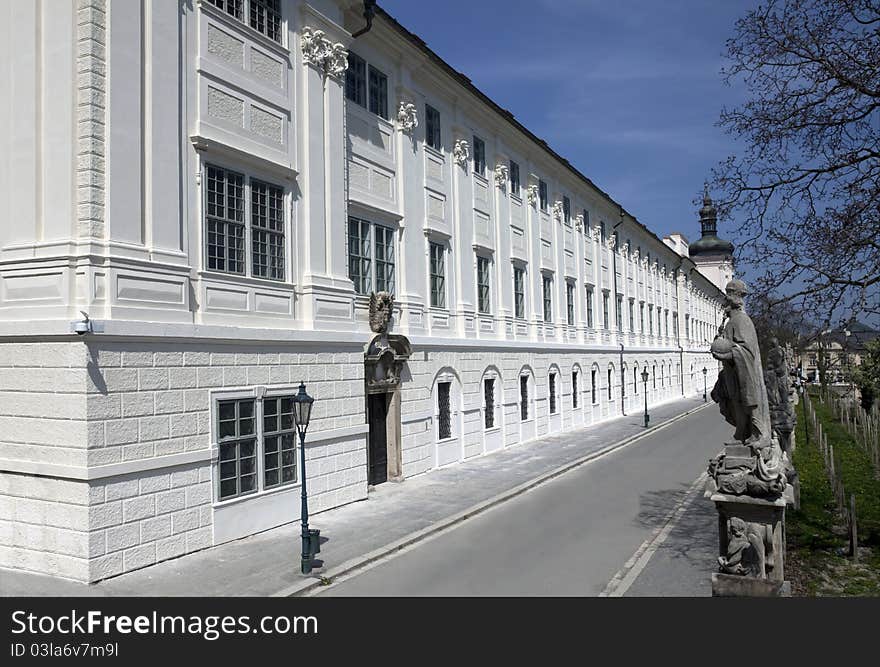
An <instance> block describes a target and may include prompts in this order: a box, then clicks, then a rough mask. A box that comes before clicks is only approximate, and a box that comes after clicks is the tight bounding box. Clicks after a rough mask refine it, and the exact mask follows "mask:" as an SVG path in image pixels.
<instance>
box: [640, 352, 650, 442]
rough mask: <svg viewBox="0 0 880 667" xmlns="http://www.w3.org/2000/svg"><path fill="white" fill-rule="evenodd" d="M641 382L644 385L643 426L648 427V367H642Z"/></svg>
mask: <svg viewBox="0 0 880 667" xmlns="http://www.w3.org/2000/svg"><path fill="white" fill-rule="evenodd" d="M642 384H644V385H645V390H644V392H643V393H644V394H645V428H648V422H649V421H651V416H650V415H649V414H648V367H647V366H645V368H643V369H642Z"/></svg>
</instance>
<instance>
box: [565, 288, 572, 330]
mask: <svg viewBox="0 0 880 667" xmlns="http://www.w3.org/2000/svg"><path fill="white" fill-rule="evenodd" d="M565 310H566V314H567V315H568V324H569V326H574V283H573V282H571V281H568V282H566V283H565Z"/></svg>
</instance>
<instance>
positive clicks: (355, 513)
mask: <svg viewBox="0 0 880 667" xmlns="http://www.w3.org/2000/svg"><path fill="white" fill-rule="evenodd" d="M703 406H704V403H703V400H702V397H700V396H693V397H688V398H683V399H678V400H675V401H670V402H668V403H666V404H664V405H661V406H657V407H654V408H653V409H652V410H651V421H652V424H653V426H652V428H650V429H647V430H646V429H645V428H644V427H643V423H642V415H641V413H636V414H634V415H631V416H628V417H619V418H616V419H613V420H609V421H606V422H604V423H601V424H599V425H596V426H593V427H589V428H582V429H578V430H574V431H569V432H567V433H562V434H557V435H552V436H548V437H544V438H541V439H538V440H534V441H531V442H529V443H525V444H522V445H516V446H514V447H511V448H509V449H505V450H502V451H499V452H495V453H493V454H489V455H486V456H481V457H478V458H475V459H471V460H468V461H465V462H463V463H460V464H457V465H453V466H450V467H447V468H442V469H440V470H434V471H432V472H429V473H427V474H424V475H420V476H417V477H413V478H412V479H408V480H406V481H405V482H403V483H402V484H394V483H386V484H382V485H381V486H379V487H377V489H376V490H375V491H373V492H371V493H370V495H369V498H368V499H367V500H366V501H361V502H356V503H352V504H350V505H346V506H344V507H339V508H336V509H333V510H329V511H326V512H322V513H320V514H316V515H313V516H312V517H310V521H309V525H310V527H312V528H319V529H320V530H321V537H322V541H323V543H322V545H321V553H320V554H319V556H318V558H320V559H323V563H324V565H323V567H320V568H316V569H315V570H314V571H313V573H312V576H308V577H307V576H303V575H301V574H300V572H299V564H300V554H299V551H300V539H299V531H300V524H299V523H293V524H287V525H285V526H281V527H279V528H275V529H272V530H269V531H266V532H263V533H260V534H258V535H254V536H251V537H247V538H244V539H241V540H236V541H234V542H230V543H227V544H223V545H220V546H217V547H213V548H211V549H206V550H204V551H200V552H197V553H194V554H189V555H186V556H182V557H180V558H176V559H173V560H170V561H165V562H163V563H159V564H157V565H154V566H151V567H149V568H145V569H143V570H138V571H135V572H131V573H128V574H124V575H121V576H119V577H114V578H112V579H108V580H106V581H103V582H100V583H97V584H92V585H87V584H81V583H77V582H73V581H70V580H65V579H58V578H53V577H49V576H45V575H37V574H29V573H23V572H18V571H14V570H5V569H0V595H6V596H10V595H12V596H24V595H32V596H65V595H94V596H113V595H132V596H181V595H183V596H185V595H190V596H201V595H209V596H214V595H216V596H242V595H244V596H272V595H296V594H301V593H303V592H305V591H307V590H308V589H312V588H315V587H316V586H319V585H320V582H321V577H322V576H324V577H334V576H338V575H340V574H342V573H344V572H347V571H350V570H352V569H354V568H357V567H360V566H362V565H365V564H366V563H368V562H371V561H372V560H376V559H378V558H380V557H382V556H384V555H387V554H389V553H393V552H394V551H396V550H398V549H400V548H402V547H403V546H406V545H408V544H412V543H413V542H415V541H418V540H419V539H422V538H423V537H426V536H427V535H430V534H433V533H434V532H436V531H437V530H441V529H443V528H445V527H447V526H449V525H453V524H454V523H456V522H457V521H461V520H464V519H466V518H467V517H468V516H471V515H473V514H475V513H478V512H480V511H482V510H483V509H487V508H488V507H490V506H492V505H493V504H496V503H498V502H503V501H504V500H506V499H507V498H509V497H513V496H514V495H517V494H519V493H521V492H523V491H525V490H526V489H528V488H530V487H531V486H534V485H535V484H537V483H540V482H541V481H543V480H545V479H549V478H551V477H553V476H555V475H557V474H561V472H564V471H565V470H566V469H568V468H571V467H573V466H575V465H579V464H580V463H581V462H583V461H584V460H585V459H589V458H592V457H595V456H597V455H600V454H601V453H602V452H604V451H606V450H607V449H609V447H610V448H614V447H615V446H617V445H619V444H621V443H624V442H628V441H631V440H633V439H637V438H638V437H639V436H641V435H643V434H644V433H646V432H652V431H653V430H654V429H656V428H662V427H663V426H664V425H665V424H667V423H669V422H670V421H671V420H675V419H677V418H680V417H681V416H682V415H683V414H687V413H689V412H692V411H693V410H696V409H699V408H701V407H703ZM636 583H640V582H636ZM634 588H635V587H634ZM633 592H635V591H633ZM646 592H647V591H646ZM647 594H652V593H650V592H647ZM669 594H673V595H674V594H676V593H675V592H671V593H669ZM678 594H681V593H678ZM684 594H688V593H684Z"/></svg>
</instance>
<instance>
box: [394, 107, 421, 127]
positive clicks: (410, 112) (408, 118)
mask: <svg viewBox="0 0 880 667" xmlns="http://www.w3.org/2000/svg"><path fill="white" fill-rule="evenodd" d="M418 126H419V114H418V111H417V110H416V105H415V104H413V103H412V102H404V101H402V100H401V102H400V104H399V105H398V107H397V127H399V128H400V131H401V132H406V133H407V134H412V131H413V130H415V129H416V128H417V127H418Z"/></svg>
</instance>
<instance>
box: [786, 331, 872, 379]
mask: <svg viewBox="0 0 880 667" xmlns="http://www.w3.org/2000/svg"><path fill="white" fill-rule="evenodd" d="M878 337H880V331H878V330H877V329H874V328H872V327H869V326H868V325H867V324H863V323H862V322H852V323H851V324H848V325H845V326H841V327H838V328H836V329H833V330H831V331H829V332H828V333H825V334H820V335H819V336H817V337H816V339H815V340H813V341H812V342H811V343H810V344H809V345H808V346H807V347H806V348H805V349H804V351H803V352H801V354H800V355H799V356H798V357H796V359H797V365H798V367H800V369H801V372H802V373H803V375H804V377H805V378H807V379H808V380H810V381H811V382H819V381H820V373H819V368H820V366H824V368H825V370H826V373H827V378H826V380H827V382H831V383H834V382H843V381H846V379H847V377H848V375H849V371H850V370H851V369H852V368H855V367H856V366H860V365H861V363H862V356H863V355H864V353H865V346H866V345H867V344H868V343H869V342H871V341H872V340H876V339H877V338H878Z"/></svg>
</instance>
